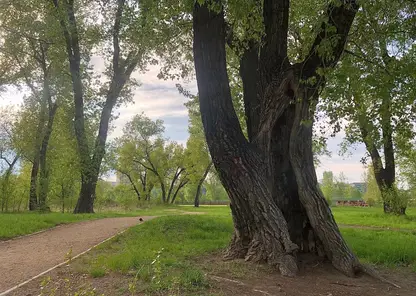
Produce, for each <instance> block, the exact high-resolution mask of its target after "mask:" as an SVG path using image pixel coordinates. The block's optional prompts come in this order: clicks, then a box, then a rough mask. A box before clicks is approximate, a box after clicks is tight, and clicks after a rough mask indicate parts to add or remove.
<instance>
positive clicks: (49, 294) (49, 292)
mask: <svg viewBox="0 0 416 296" xmlns="http://www.w3.org/2000/svg"><path fill="white" fill-rule="evenodd" d="M64 282H65V283H64V286H63V287H61V289H60V290H61V293H62V294H63V295H67V296H105V295H104V294H98V293H97V291H96V289H95V288H93V287H91V286H90V285H86V286H81V287H79V288H78V289H77V290H76V291H74V292H72V288H73V284H72V283H71V280H70V279H68V278H66V279H65V280H64ZM51 284H53V281H52V280H51V277H50V276H48V277H45V278H44V279H43V280H42V282H41V284H40V289H41V293H40V295H39V296H55V295H56V292H57V290H58V286H57V285H56V286H55V287H53V288H49V289H48V287H49V286H50V285H51Z"/></svg>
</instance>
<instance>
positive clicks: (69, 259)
mask: <svg viewBox="0 0 416 296" xmlns="http://www.w3.org/2000/svg"><path fill="white" fill-rule="evenodd" d="M72 258H73V257H72V246H71V247H70V248H69V251H68V252H67V253H66V254H65V261H68V264H69V263H71V262H72Z"/></svg>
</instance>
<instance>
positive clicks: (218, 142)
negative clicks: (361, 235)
mask: <svg viewBox="0 0 416 296" xmlns="http://www.w3.org/2000/svg"><path fill="white" fill-rule="evenodd" d="M209 2H210V1H209ZM212 2H219V1H212ZM217 4H218V3H217ZM282 5H283V6H282ZM265 6H268V7H267V8H264V9H265V12H264V18H265V22H266V30H265V31H266V36H267V34H273V33H275V34H276V35H273V36H269V38H267V37H266V42H265V45H264V47H263V48H262V51H261V58H262V60H261V61H262V63H260V64H257V63H255V61H253V59H255V58H256V57H257V58H258V54H256V52H257V51H255V50H254V51H252V52H251V54H250V52H249V53H248V54H247V55H245V56H243V59H245V58H246V59H247V60H248V61H250V63H242V64H241V65H240V66H241V68H240V74H241V76H242V80H243V85H244V101H245V105H246V116H247V117H248V119H249V120H248V130H249V138H250V141H251V143H249V142H248V141H247V140H246V139H245V137H244V135H243V133H242V131H241V127H240V125H239V122H238V118H237V116H236V114H235V110H234V108H233V105H232V99H231V93H230V88H229V80H228V76H227V71H226V53H225V39H226V36H225V30H224V27H225V24H224V14H223V12H222V11H220V12H218V11H211V10H209V8H208V4H204V5H202V6H201V5H199V4H198V3H196V4H195V7H194V59H195V69H196V76H197V82H198V89H199V98H200V109H201V116H202V122H203V126H204V131H205V136H206V139H207V143H208V146H209V150H210V153H211V156H212V160H213V163H214V165H215V168H216V169H217V171H218V173H219V177H220V180H221V182H222V184H223V185H224V187H225V189H226V191H227V193H228V195H229V197H230V200H231V203H230V207H231V210H232V217H233V222H234V228H235V231H234V235H233V238H232V241H231V244H230V246H229V248H228V250H227V253H226V258H229V259H234V258H244V259H245V260H250V261H256V262H267V263H268V264H270V265H273V266H276V267H278V268H279V270H280V272H281V273H282V274H283V275H289V276H293V275H295V274H296V272H297V269H298V268H297V262H296V255H297V253H298V252H299V251H300V252H306V253H310V254H313V255H317V254H319V255H323V256H325V257H327V258H328V259H330V260H331V262H332V263H333V265H334V266H335V267H336V268H337V269H339V270H340V271H342V272H343V273H345V274H347V275H349V276H353V275H355V274H356V272H357V271H359V270H361V265H360V263H359V262H358V260H357V258H356V257H355V255H354V254H353V253H352V252H351V250H350V249H349V248H348V246H347V245H346V243H345V241H344V240H343V238H342V236H341V234H340V231H339V229H338V227H337V225H336V223H335V220H334V218H333V216H332V213H331V211H330V208H329V206H328V204H327V202H326V200H325V198H324V197H323V194H322V192H321V191H320V189H319V187H318V182H317V178H316V173H315V168H314V163H313V153H312V123H313V114H314V111H313V110H314V105H315V104H316V97H315V95H316V94H317V93H319V87H320V86H321V85H322V82H321V81H320V80H323V79H322V77H319V75H317V74H316V69H317V68H319V67H322V66H323V65H328V66H331V65H332V66H333V65H335V63H336V61H337V60H338V58H339V56H340V55H341V53H342V50H343V47H344V42H345V40H346V36H347V35H348V31H349V28H350V26H351V23H352V20H353V19H354V16H355V13H356V10H357V7H356V5H355V3H353V5H352V6H349V5H346V6H342V5H341V6H340V7H335V6H330V7H329V8H328V11H327V12H328V14H331V17H330V22H332V25H334V26H335V27H336V28H337V31H336V33H337V34H339V35H341V36H342V38H338V37H337V40H340V41H339V43H337V44H335V46H334V54H333V56H332V57H331V58H333V60H329V61H328V60H325V61H322V59H321V58H320V57H319V56H318V55H317V52H316V48H315V47H317V46H319V44H320V43H321V42H322V40H323V39H325V38H327V32H325V30H323V31H322V32H320V33H319V34H318V36H317V37H316V40H315V42H314V44H313V48H312V49H311V52H310V55H309V57H308V59H307V60H306V61H305V62H303V63H300V64H295V65H290V63H289V62H288V61H287V56H286V55H287V52H286V51H287V48H286V47H285V45H284V43H282V42H279V38H280V39H282V41H286V39H285V38H287V28H288V27H287V23H285V21H287V17H288V1H283V2H280V1H279V2H278V1H265ZM279 14H281V15H279ZM267 22H269V23H267ZM323 26H324V27H325V26H326V25H325V24H324V25H323ZM276 28H279V29H281V31H277V32H273V30H276ZM328 38H329V37H328ZM282 44H283V45H282ZM279 55H280V58H281V59H279ZM250 65H254V66H256V65H258V69H260V70H258V69H257V68H254V69H251V70H250ZM275 65H279V66H280V67H281V68H280V70H279V68H278V70H277V72H276V67H275ZM243 66H248V68H247V67H243ZM258 71H259V73H260V74H259V76H258V78H257V80H256V81H253V80H252V79H250V76H249V75H245V73H246V74H248V73H257V72H258ZM311 77H314V78H316V81H317V82H316V84H315V85H303V84H302V83H301V81H308V78H311ZM253 90H256V91H255V92H254V91H253ZM247 109H248V110H247ZM256 110H257V111H256ZM250 117H251V120H250ZM305 122H306V123H307V122H309V124H305Z"/></svg>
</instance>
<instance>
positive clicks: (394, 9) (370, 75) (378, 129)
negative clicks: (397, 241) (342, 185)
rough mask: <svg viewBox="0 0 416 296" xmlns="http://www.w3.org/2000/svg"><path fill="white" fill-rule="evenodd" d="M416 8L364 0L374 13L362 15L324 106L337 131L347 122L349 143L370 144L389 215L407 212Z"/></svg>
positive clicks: (372, 159)
mask: <svg viewBox="0 0 416 296" xmlns="http://www.w3.org/2000/svg"><path fill="white" fill-rule="evenodd" d="M415 9H416V6H415V3H414V2H411V1H396V2H394V4H392V5H389V8H388V9H386V7H385V4H382V3H377V2H372V1H370V2H366V3H363V10H364V11H366V12H367V15H368V16H371V17H368V16H366V15H364V14H360V16H359V17H358V18H357V22H356V24H355V25H354V31H355V32H357V34H354V35H352V36H351V38H350V39H349V41H348V44H347V50H346V51H345V52H346V55H345V56H344V59H343V60H342V63H341V65H340V67H338V68H337V69H336V70H335V75H333V76H332V77H331V79H330V81H329V83H328V84H329V85H328V87H327V88H326V90H325V92H324V98H325V99H324V104H323V105H322V106H323V107H324V110H325V111H326V112H327V114H328V115H329V117H330V118H331V121H332V122H333V123H334V124H335V125H336V128H337V129H339V126H340V125H341V121H344V122H346V127H345V131H346V138H345V144H346V146H347V147H349V146H351V145H353V144H355V143H364V145H365V147H366V149H367V154H368V157H369V158H370V159H371V164H372V168H373V169H374V175H375V178H376V180H377V185H378V187H379V190H380V192H381V194H382V198H383V205H384V212H385V213H395V214H405V210H406V204H405V203H403V202H402V201H401V199H400V196H399V194H398V191H397V186H396V157H397V153H398V149H399V150H400V149H403V148H404V147H403V144H404V143H406V142H408V141H409V140H410V139H412V138H414V136H415V135H414V129H413V122H414V121H415V115H414V114H415V112H414V102H415V97H416V95H415V90H414V87H413V86H414V84H415V78H414V70H413V69H414V68H415V66H416V64H415V53H416V52H415V49H416V48H415V46H414V42H415V40H416V38H415V36H414V34H413V33H412V32H413V28H412V26H413V25H412V24H413V23H414V16H413V12H414V11H415ZM364 28H365V29H364ZM405 146H406V145H405ZM404 149H406V148H404Z"/></svg>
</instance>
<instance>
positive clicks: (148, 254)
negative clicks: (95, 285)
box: [89, 209, 232, 295]
mask: <svg viewBox="0 0 416 296" xmlns="http://www.w3.org/2000/svg"><path fill="white" fill-rule="evenodd" d="M231 233H232V223H231V220H230V214H229V209H228V215H227V216H226V217H222V216H216V219H215V220H214V219H212V218H210V217H206V216H201V215H199V216H196V215H194V216H192V215H185V216H170V217H160V218H157V219H155V220H151V221H148V222H146V223H144V224H143V225H140V226H137V227H133V228H131V229H129V230H128V231H127V232H126V233H125V234H123V235H122V236H121V237H120V239H119V240H118V241H117V242H108V243H105V244H104V245H103V246H102V247H101V248H100V249H99V250H97V251H96V252H93V253H92V254H91V255H90V257H89V259H90V260H92V261H94V262H97V264H98V265H99V266H101V267H102V268H105V269H108V270H113V271H120V272H123V273H127V272H130V271H135V273H137V275H136V277H137V282H136V283H135V284H134V285H133V286H132V285H130V286H131V290H136V289H134V287H136V288H137V287H139V286H140V287H141V289H142V290H147V291H153V292H156V291H171V292H172V290H176V291H177V290H179V291H197V290H198V289H201V288H204V287H206V286H207V282H206V279H205V277H204V276H203V273H202V272H201V271H200V270H199V269H198V268H197V267H194V266H193V264H192V261H190V260H192V258H194V257H195V256H197V255H200V254H204V253H207V252H212V251H215V250H219V249H221V248H224V247H225V246H226V245H227V243H228V240H229V237H230V235H231ZM178 241H180V242H181V243H180V244H178V243H177V242H178ZM143 242H146V243H145V244H143ZM162 248H163V250H162V251H161V249H162ZM188 259H189V260H188ZM179 295H181V294H179Z"/></svg>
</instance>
